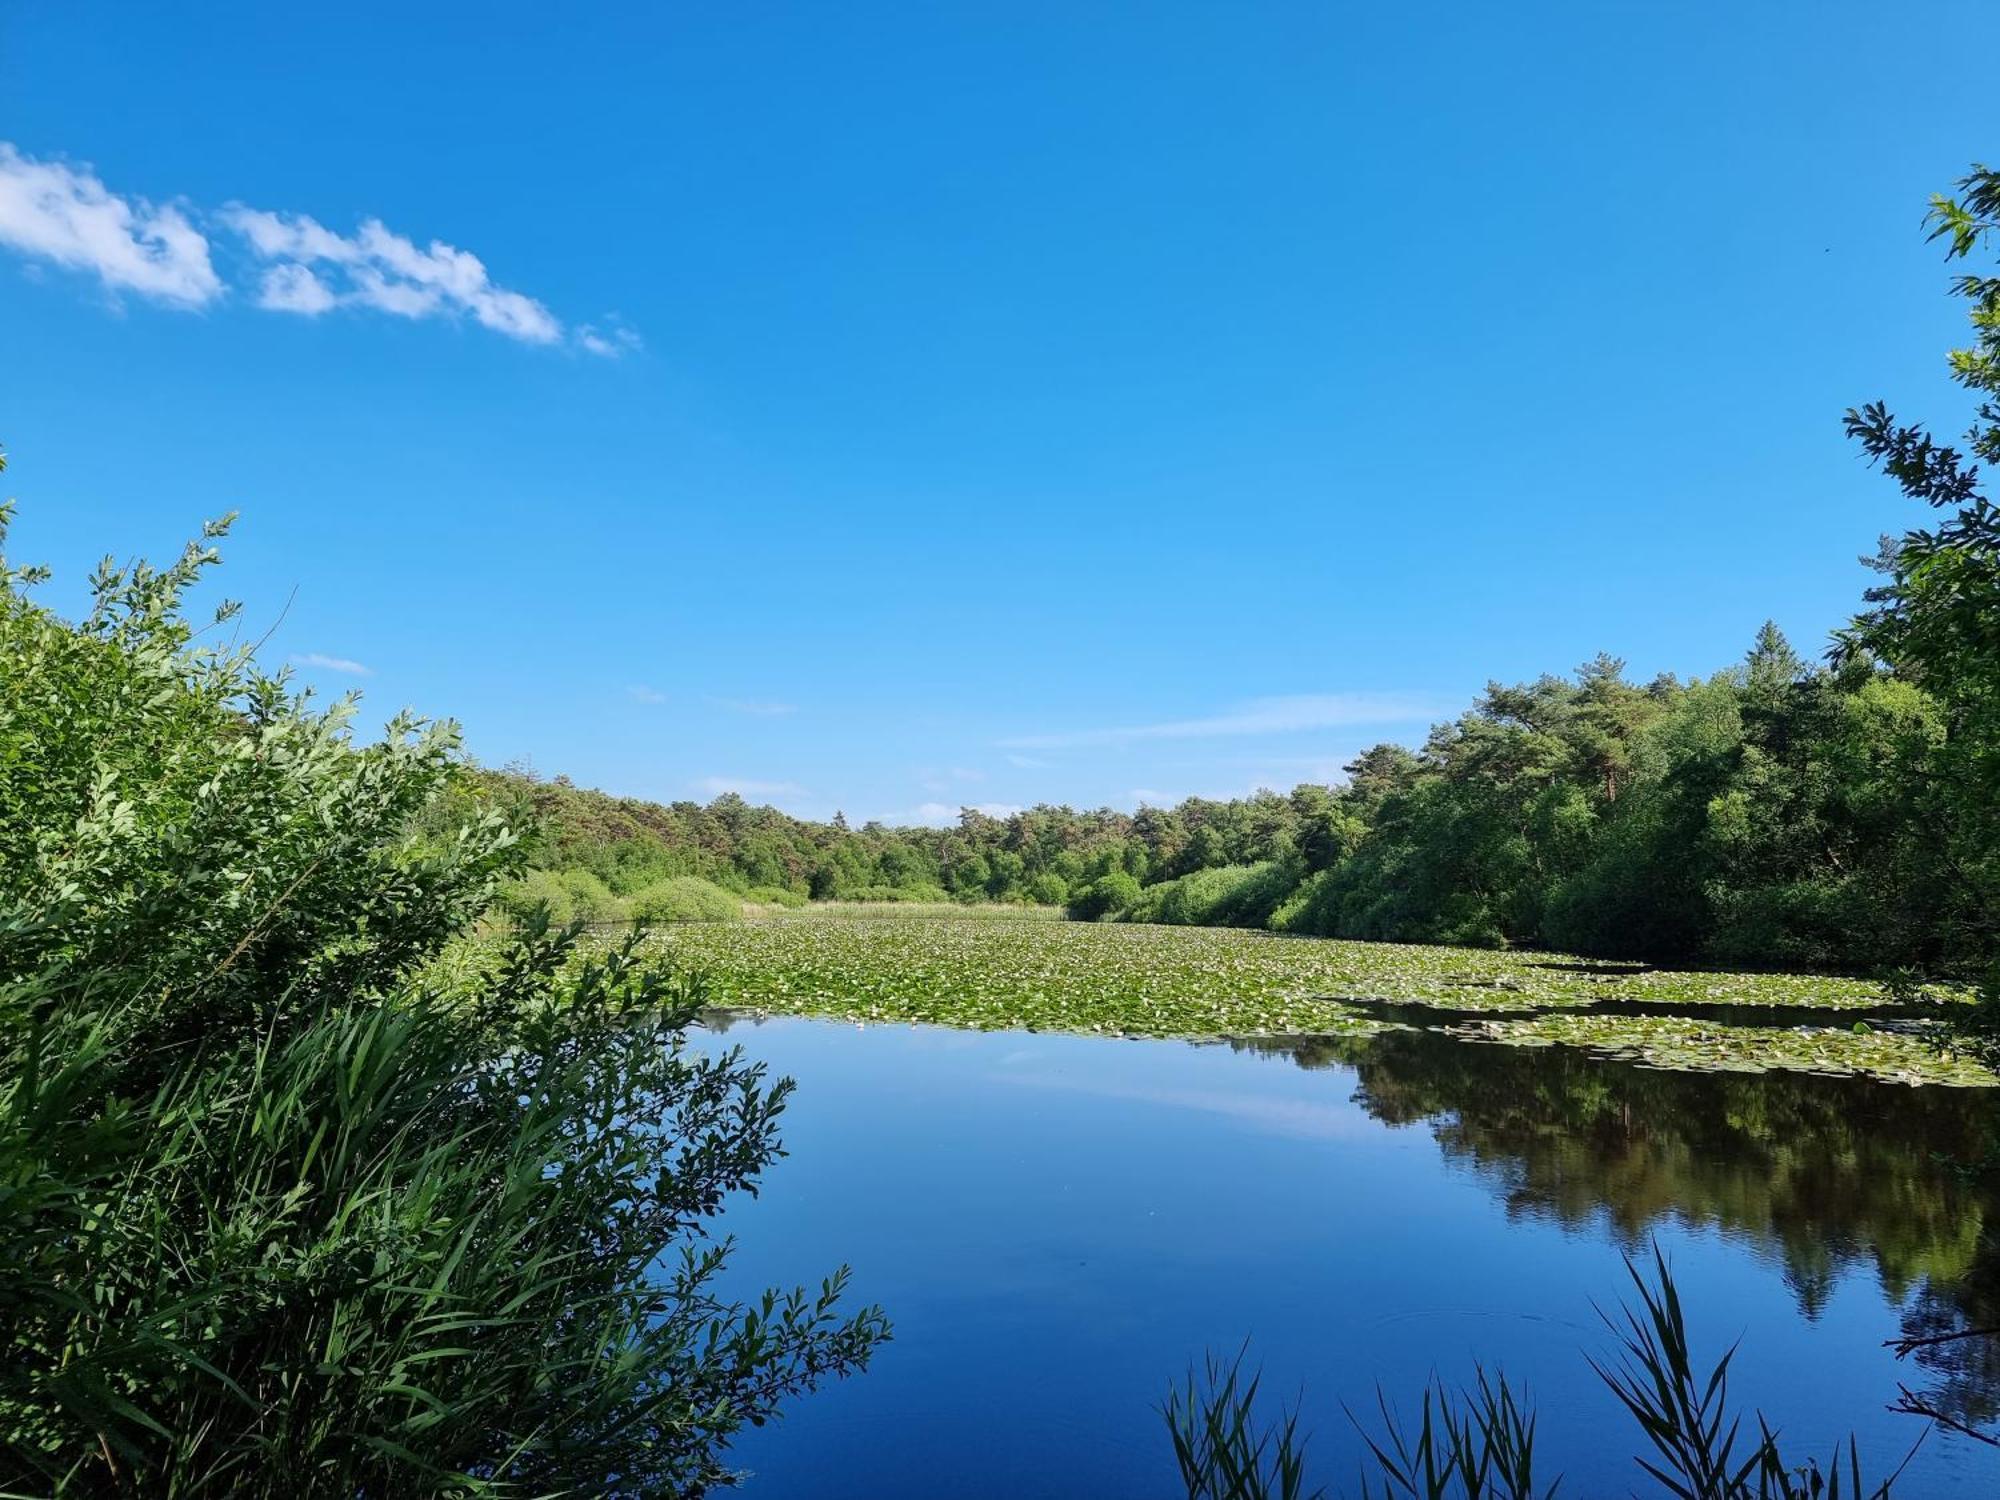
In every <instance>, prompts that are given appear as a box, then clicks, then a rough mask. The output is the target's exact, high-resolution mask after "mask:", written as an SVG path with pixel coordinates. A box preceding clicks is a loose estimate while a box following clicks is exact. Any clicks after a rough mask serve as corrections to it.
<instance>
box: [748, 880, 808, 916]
mask: <svg viewBox="0 0 2000 1500" xmlns="http://www.w3.org/2000/svg"><path fill="white" fill-rule="evenodd" d="M744 897H745V899H747V900H750V901H754V902H756V903H757V904H758V905H760V906H782V907H784V908H786V909H787V910H796V909H797V908H798V907H801V906H804V905H805V904H806V895H805V892H803V891H795V890H793V889H792V888H791V887H790V886H788V885H753V886H751V887H750V889H749V890H748V891H746V892H744Z"/></svg>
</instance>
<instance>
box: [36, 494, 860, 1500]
mask: <svg viewBox="0 0 2000 1500" xmlns="http://www.w3.org/2000/svg"><path fill="white" fill-rule="evenodd" d="M220 531H221V527H220V526H218V527H214V528H211V530H210V533H209V537H210V539H212V538H213V537H214V536H215V535H218V534H219V533H220ZM214 560H215V555H214V553H213V551H212V550H211V549H209V548H207V547H195V548H191V549H190V550H189V551H188V553H187V554H186V555H185V556H183V558H182V559H181V560H180V562H179V563H178V564H176V565H175V566H174V567H172V568H169V569H166V570H164V571H155V570H153V569H150V568H147V567H145V566H143V565H141V566H136V567H133V568H130V569H122V570H121V569H116V568H113V567H111V566H109V565H108V564H107V565H106V567H105V568H104V569H102V570H101V571H100V573H99V575H98V577H97V578H96V580H95V581H94V595H95V602H94V605H93V607H92V609H91V612H90V614H89V615H88V616H87V617H86V618H85V619H84V620H82V621H80V622H78V623H76V624H73V625H72V624H68V623H65V622H64V621H62V620H60V619H58V618H57V617H55V616H54V615H52V614H51V613H49V612H48V611H46V610H44V609H41V608H39V607H37V606H36V605H35V604H34V603H33V602H32V601H31V599H30V598H29V597H28V593H27V589H28V587H29V586H30V585H31V584H32V583H33V582H35V581H37V580H38V578H39V577H40V576H41V575H40V574H39V573H37V572H35V571H32V570H7V569H5V568H4V565H0V577H4V584H5V587H4V589H0V766H4V767H5V774H4V775H0V1184H4V1185H5V1187H4V1190H0V1489H4V1490H6V1491H8V1492H10V1493H34V1494H50V1493H54V1494H62V1495H94V1494H136V1493H148V1494H152V1493H160V1494H177V1495H189V1496H194V1495H210V1494H214V1495H221V1494H228V1495H253V1496H254V1495H273V1496H276V1495H291V1494H297V1493H301V1492H314V1493H326V1494H347V1495H357V1494H376V1495H386V1494H415V1493H424V1494H435V1493H480V1494H514V1493H518V1494H535V1495H543V1494H559V1493H567V1494H591V1495H596V1494H607V1493H628V1494H629V1493H642V1492H643V1493H675V1494H690V1493H697V1492H699V1491H700V1490H702V1489H703V1488H704V1487H707V1486H711V1485H713V1484H716V1483H719V1482H722V1481H723V1480H724V1479H725V1478H726V1469H725V1468H724V1465H723V1455H724V1450H725V1449H726V1445H727V1443H728V1441H729V1438H730V1436H731V1434H732V1433H734V1432H735V1431H736V1430H737V1429H738V1428H739V1427H740V1426H741V1425H742V1424H744V1423H746V1422H751V1423H754V1422H762V1421H765V1420H768V1419H769V1418H770V1417H771V1416H772V1415H774V1414H775V1412H776V1411H777V1409H778V1407H779V1405H780V1404H781V1402H782V1401H783V1400H784V1399H785V1398H787V1397H789V1396H791V1395H793V1394H795V1393H797V1392H800V1391H803V1390H805V1389H807V1388H808V1387H810V1386H811V1385H813V1384H814V1383H815V1382H816V1381H818V1380H820V1379H822V1378H824V1377H827V1376H829V1375H833V1374H837V1373H840V1372H843V1371H846V1370H849V1369H853V1368H857V1367H858V1366H859V1365H860V1364H862V1363H863V1362H864V1361H865V1360H866V1358H867V1355H868V1353H869V1350H870V1349H871V1347H872V1346H873V1345H874V1344H875V1342H877V1340H878V1339H879V1338H880V1337H881V1336H882V1333H883V1329H882V1325H881V1322H880V1318H879V1315H878V1314H876V1313H874V1312H872V1311H868V1312H864V1313H862V1314H860V1315H859V1316H857V1317H854V1318H849V1319H842V1318H841V1317H840V1316H839V1315H838V1313H837V1311H836V1303H837V1299H838V1295H839V1293H840V1290H841V1283H842V1277H840V1276H836V1277H834V1278H833V1279H832V1280H831V1281H829V1282H828V1283H827V1284H826V1285H825V1286H824V1287H822V1288H821V1289H820V1291H819V1292H818V1293H805V1292H792V1293H780V1294H771V1295H768V1296H767V1297H765V1298H764V1299H762V1300H761V1301H760V1302H758V1303H755V1304H753V1305H751V1306H748V1307H745V1306H742V1305H739V1304H737V1303H735V1302H734V1301H732V1300H730V1299H728V1298H727V1297H725V1296H723V1295H722V1294H721V1292H720V1290H719V1288H718V1284H717V1278H718V1275H719V1273H720V1272H721V1271H722V1269H723V1266H724V1263H725V1259H726V1253H727V1249H726V1244H723V1243H719V1242H716V1241H714V1240H711V1239H709V1238H707V1237H706V1235H705V1232H704V1226H705V1223H706V1221H707V1220H709V1219H710V1217H711V1216H712V1215H713V1214H714V1213H715V1212H716V1211H717V1209H718V1208H719V1206H720V1205H721V1204H722V1202H723V1201H724V1199H725V1198H726V1197H727V1195H728V1194H730V1193H731V1192H733V1191H736V1190H738V1189H745V1188H749V1187H752V1186H753V1185H754V1184H755V1182H756V1180H757V1178H758V1176H759V1175H760V1174H761V1172H762V1170H763V1169H764V1168H765V1167H766V1166H767V1165H768V1164H769V1163H770V1162H771V1161H772V1159H773V1158H774V1157H775V1155H776V1154H777V1151H778V1141H777V1136H776V1126H777V1122H778V1119H779V1116H780V1114H781V1112H782V1109H783V1107H784V1103H785V1100H786V1097H787V1092H788V1086H787V1085H786V1084H784V1083H772V1082H770V1081H768V1080H767V1079H766V1078H765V1077H764V1076H763V1074H762V1072H761V1070H760V1069H758V1068H756V1067H754V1066H752V1065H749V1064H747V1063H746V1062H744V1060H743V1059H742V1058H741V1057H740V1056H737V1055H734V1054H730V1055H725V1056H722V1057H701V1056H698V1055H696V1054H695V1053H693V1052H691V1051H690V1050H689V1049H688V1048H687V1047H686V1046H685V1045H684V1043H683V1030H684V1028H685V1026H686V1025H687V1024H688V1022H689V1020H690V1018H691V1017H692V1015H693V1014H694V1011H695V1008H696V1007H697V1006H698V1005H699V1004H700V1003H701V1002H702V999H703V994H702V990H701V987H700V985H699V984H698V983H696V982H694V981H692V980H690V979H688V978H686V977H683V976H680V975H676V974H674V973H672V972H669V971H667V970H664V969H662V968H660V967H658V966H657V965H654V964H648V963H643V962H641V961H639V959H638V957H637V951H636V947H635V945H633V944H627V945H625V946H623V947H619V948H615V949H611V950H608V951H605V952H602V953H600V954H598V955H596V956H594V957H592V958H590V959H588V960H587V961H579V962H575V963H572V962H571V959H572V945H573V940H574V934H573V933H571V932H568V931H564V930H555V929H551V928H550V927H549V926H547V925H546V923H545V922H543V921H542V920H540V919H534V920H530V921H527V922H525V923H523V924H522V925H521V926H520V928H519V930H518V931H516V932H515V933H514V934H513V936H512V937H511V938H509V939H508V940H506V941H505V942H504V943H502V944H501V945H500V946H498V947H497V948H495V949H493V950H491V951H488V952H485V953H483V954H468V953H467V952H466V951H465V950H463V949H462V948H461V947H458V946H455V945H454V939H455V937H456V936H457V935H458V934H460V933H461V932H462V931H464V930H465V929H466V927H467V925H468V924H469V923H471V922H472V921H474V920H475V919H476V918H478V917H479V915H480V914H481V913H482V912H483V911H484V910H485V909H486V908H487V907H488V905H489V903H490V902H491V900H492V898H493V896H494V893H495V890H496V888H497V887H498V886H499V885H500V884H501V882H502V881H503V880H505V879H506V878H507V877H508V876H509V875H510V874H511V873H512V872H513V870H514V867H515V864H516V861H517V857H518V853H519V851H518V848H517V846H516V841H515V837H514V834H513V832H512V829H511V826H510V824H509V822H508V820H507V819H506V818H505V817H504V816H502V815H501V812H500V810H499V809H498V808H496V807H495V806H494V805H493V804H492V799H490V798H488V797H486V796H485V795H483V794H482V793H481V792H479V791H478V789H477V788H476V787H474V786H473V785H472V784H470V783H469V782H468V781H467V779H466V778H465V775H464V773H463V771H462V769H461V766H460V763H459V760H458V756H457V753H456V749H455V740H454V736H453V734H452V732H451V730H450V729H449V728H448V727H447V726H440V725H426V724H422V723H419V722H417V721H414V720H409V719H401V720H398V721H397V722H396V723H395V724H393V725H392V726H391V727H390V729H389V732H388V734H387V736H386V738H384V739H383V740H382V741H380V742H379V743H376V744H359V743H356V742H355V741H354V740H353V738H352V737H351V736H350V734H349V732H348V724H349V722H350V718H351V711H352V705H351V704H349V703H343V704H340V705H337V706H336V707H335V708H333V709H331V710H326V711H322V710H319V709H316V708H315V707H314V706H313V705H312V704H311V703H310V702H309V701H308V700H307V699H305V698H303V697H300V696H298V695H295V694H293V693H292V692H291V690H290V689H289V687H288V686H287V684H286V683H285V682H284V681H283V680H282V679H275V678H271V677H268V676H266V675H263V674H262V673H260V672H258V671H257V669H256V667H255V664H254V662H253V661H252V659H251V657H250V655H249V653H248V652H247V651H246V650H242V649H237V648H234V647H216V646H205V645H202V644H199V638H198V634H197V632H196V631H195V630H193V629H192V628H191V627H190V625H189V624H188V623H187V621H186V620H185V619H184V617H183V614H182V611H181V599H182V595H183V593H184V591H185V590H186V589H187V588H189V587H190V586H192V585H193V584H194V583H195V582H196V581H197V579H198V577H199V575H200V574H201V573H202V572H203V570H204V569H206V568H207V567H208V566H209V564H211V563H212V562H213V561H214ZM223 618H225V619H226V618H227V611H226V609H225V612H224V615H223ZM564 889H565V890H566V891H569V892H571V893H572V894H573V893H574V892H576V891H578V890H581V889H583V887H582V886H580V885H578V884H576V883H574V882H566V883H565V885H564Z"/></svg>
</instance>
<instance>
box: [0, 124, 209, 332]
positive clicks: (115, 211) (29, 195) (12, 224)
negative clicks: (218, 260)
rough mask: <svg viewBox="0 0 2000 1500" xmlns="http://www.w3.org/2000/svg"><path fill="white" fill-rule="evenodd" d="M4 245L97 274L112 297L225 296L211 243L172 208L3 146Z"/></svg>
mask: <svg viewBox="0 0 2000 1500" xmlns="http://www.w3.org/2000/svg"><path fill="white" fill-rule="evenodd" d="M0 243H5V244H8V245H12V246H13V247H14V248H15V249H16V250H19V251H21V252H22V253H23V254H25V255H32V256H38V257H40V258H42V259H44V260H52V261H54V262H55V263H56V264H58V265H62V266H68V267H70V268H71V269H73V270H78V271H89V272H92V273H94V274H95V275H96V276H97V278H98V279H99V280H100V281H102V282H103V283H104V284H105V286H107V287H108V288H110V289H111V290H112V291H114V292H131V293H133V294H135V295H137V296H141V297H150V298H153V299H154V300H156V301H160V302H167V303H172V304H173V305H175V306H178V307H202V306H205V305H206V304H208V303H210V302H213V301H214V300H215V299H216V298H218V297H220V296H221V295H222V281H221V278H219V277H218V276H217V275H216V274H215V268H214V267H213V266H212V265H211V264H209V259H208V240H207V239H206V238H205V237H204V236H203V235H202V233H201V231H200V230H198V229H196V228H195V227H194V226H193V225H192V224H191V223H189V222H188V219H187V216H186V215H185V214H183V213H182V212H181V210H180V209H179V208H176V207H174V206H173V205H171V204H166V205H154V204H151V203H148V202H147V201H146V200H145V199H143V198H121V197H119V196H118V195H117V194H116V193H113V192H111V191H110V190H108V189H107V188H106V187H105V186H104V184H103V183H102V182H101V181H100V180H99V179H98V177H97V175H96V174H95V173H94V172H92V171H91V170H90V169H89V168H87V167H84V168H74V167H69V166H65V165H64V164H63V163H61V162H39V161H34V160H31V159H30V158H28V157H25V156H23V155H21V153H20V152H18V151H16V150H15V149H14V148H13V147H12V146H10V145H7V144H5V143H0Z"/></svg>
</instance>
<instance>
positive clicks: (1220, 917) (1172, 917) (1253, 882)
mask: <svg viewBox="0 0 2000 1500" xmlns="http://www.w3.org/2000/svg"><path fill="white" fill-rule="evenodd" d="M1299 875H1300V871H1299V868H1298V866H1297V865H1296V864H1295V863H1294V862H1293V861H1291V860H1268V861H1266V862H1265V863H1263V864H1257V865H1223V866H1220V867H1218V868H1215V869H1210V870H1196V871H1194V872H1193V873H1192V874H1188V875H1183V876H1181V877H1180V878H1179V879H1177V880H1164V881H1161V882H1160V883H1159V884H1158V885H1151V886H1146V887H1145V888H1144V889H1142V890H1141V891H1140V892H1139V897H1138V899H1137V900H1136V901H1134V902H1132V903H1130V904H1129V905H1128V906H1127V907H1126V909H1125V914H1124V920H1126V921H1128V922H1160V923H1164V924H1166V925H1167V926H1170V927H1262V926H1263V925H1264V924H1265V923H1266V922H1268V921H1269V920H1270V918H1271V915H1272V913H1273V912H1275V911H1276V910H1277V909H1278V907H1279V906H1280V904H1281V903H1282V902H1283V901H1284V900H1285V898H1286V897H1287V896H1288V895H1290V894H1291V893H1292V891H1293V890H1294V889H1295V888H1296V887H1297V885H1298V881H1299ZM1107 878H1109V877H1107Z"/></svg>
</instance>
